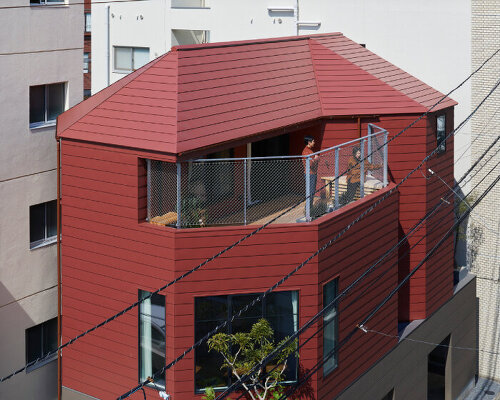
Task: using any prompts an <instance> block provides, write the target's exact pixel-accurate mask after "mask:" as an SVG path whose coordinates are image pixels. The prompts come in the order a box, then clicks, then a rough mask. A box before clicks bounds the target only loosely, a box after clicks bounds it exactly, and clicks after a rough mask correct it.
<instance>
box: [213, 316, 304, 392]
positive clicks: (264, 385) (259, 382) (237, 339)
mask: <svg viewBox="0 0 500 400" xmlns="http://www.w3.org/2000/svg"><path fill="white" fill-rule="evenodd" d="M286 340H287V338H285V339H283V340H282V341H281V342H280V343H277V344H276V343H274V331H273V329H272V328H271V325H270V324H269V322H268V321H267V320H265V319H263V318H262V319H260V320H259V321H257V322H256V323H255V324H254V325H253V326H252V328H251V330H250V332H237V333H234V334H227V333H217V334H216V335H214V336H212V337H211V338H210V339H209V340H208V348H209V350H210V351H212V350H214V351H217V352H218V353H220V354H221V355H222V356H223V358H224V364H223V365H222V367H221V368H229V369H230V370H231V372H232V374H233V375H234V376H235V377H236V378H237V379H239V378H240V377H241V376H243V375H245V374H248V373H249V372H250V371H251V370H252V368H253V367H254V366H255V365H257V364H259V363H261V362H262V360H264V359H265V358H266V357H267V356H268V355H269V354H270V353H271V352H272V351H273V350H274V349H275V348H276V347H278V346H280V345H281V344H283V343H284V342H285V341H286ZM296 350H297V342H296V341H291V342H290V343H288V344H287V345H286V346H285V347H284V348H283V349H282V350H281V351H280V352H279V353H278V354H277V355H276V358H275V359H274V360H273V361H272V362H271V363H270V364H268V365H267V366H266V367H265V368H262V367H261V368H259V369H258V370H257V371H255V372H253V373H252V374H251V375H250V378H249V381H250V382H251V384H252V386H251V388H250V387H249V386H247V385H244V388H245V390H246V392H247V393H248V394H249V395H250V397H251V398H252V399H254V400H256V399H259V400H268V399H277V398H279V397H280V396H281V394H282V393H283V388H282V386H281V385H280V382H281V381H282V380H283V379H282V378H283V376H284V374H285V371H286V360H287V358H288V357H289V356H290V355H291V354H293V353H295V352H296ZM264 373H266V375H265V376H264V378H262V375H263V374H264ZM212 391H213V389H212V388H207V389H206V400H213V398H212V397H209V393H212Z"/></svg>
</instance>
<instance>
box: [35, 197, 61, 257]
mask: <svg viewBox="0 0 500 400" xmlns="http://www.w3.org/2000/svg"><path fill="white" fill-rule="evenodd" d="M56 236H57V201H56V200H52V201H48V202H47V203H40V204H36V205H34V206H30V249H34V248H36V247H40V246H44V245H46V244H50V243H54V242H55V240H56Z"/></svg>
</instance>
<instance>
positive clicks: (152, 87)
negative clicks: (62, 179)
mask: <svg viewBox="0 0 500 400" xmlns="http://www.w3.org/2000/svg"><path fill="white" fill-rule="evenodd" d="M442 96H443V95H442V94H441V93H439V92H438V91H436V90H434V89H432V88H431V87H429V86H427V85H425V84H424V83H422V82H421V81H419V80H418V79H416V78H414V77H412V76H411V75H409V74H407V73H406V72H404V71H402V70H400V69H399V68H397V67H395V66H394V65H392V64H390V63H388V62H387V61H385V60H383V59H382V58H380V57H378V56H377V55H375V54H373V53H372V52H370V51H369V50H367V49H365V48H363V47H362V46H360V45H358V44H356V43H355V42H353V41H351V40H350V39H348V38H346V37H345V36H343V35H342V34H340V33H332V34H325V35H312V36H300V37H291V38H279V39H265V40H255V41H243V42H228V43H216V44H204V45H193V46H180V47H175V48H173V49H172V51H171V52H169V53H167V54H165V55H164V56H161V57H159V58H157V59H156V60H154V61H152V62H150V63H149V64H147V65H145V66H144V67H142V68H141V69H139V70H137V71H135V72H134V73H132V74H130V75H128V76H127V77H125V78H123V79H121V80H120V81H118V82H116V83H115V84H113V85H111V86H109V87H108V88H106V89H104V90H102V91H101V92H99V93H97V94H96V95H94V96H92V97H91V98H90V99H88V100H86V101H84V102H82V103H80V104H78V105H77V106H75V107H73V108H72V109H70V110H68V111H66V112H65V113H64V114H62V115H61V116H60V117H59V119H58V126H57V135H58V136H59V137H63V138H72V139H77V140H85V141H92V142H98V143H106V144H113V145H120V146H126V147H134V148H140V149H147V150H153V151H159V152H166V153H172V154H178V153H183V152H189V151H192V150H196V149H200V148H203V147H207V146H213V145H215V144H218V143H222V142H227V141H232V140H235V139H241V138H245V137H249V136H253V135H256V134H259V133H262V132H266V131H270V130H273V129H278V128H282V127H286V126H289V125H293V124H297V123H301V122H304V121H308V120H313V119H316V118H320V117H323V116H336V115H337V116H338V115H360V114H400V113H421V112H424V111H426V110H428V109H429V107H430V106H431V105H432V104H434V102H435V101H436V100H437V99H439V98H440V97H442ZM455 104H456V103H455V102H454V101H453V100H451V99H446V100H445V101H443V102H442V103H441V104H440V105H439V106H438V107H436V108H435V110H438V109H442V108H446V107H449V106H452V105H455Z"/></svg>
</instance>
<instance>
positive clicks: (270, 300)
mask: <svg viewBox="0 0 500 400" xmlns="http://www.w3.org/2000/svg"><path fill="white" fill-rule="evenodd" d="M292 293H293V292H272V293H270V294H269V295H268V296H267V297H266V315H267V316H271V315H290V316H291V315H292V314H293V313H294V307H293V304H292Z"/></svg>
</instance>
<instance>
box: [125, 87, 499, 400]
mask: <svg viewBox="0 0 500 400" xmlns="http://www.w3.org/2000/svg"><path fill="white" fill-rule="evenodd" d="M463 83H464V82H462V84H463ZM499 85H500V80H499V81H497V83H496V84H495V85H494V86H493V88H492V89H491V90H490V91H489V93H488V94H487V95H486V97H484V98H483V100H482V101H481V102H480V103H479V104H478V105H477V106H476V107H475V108H474V110H473V111H472V112H471V113H470V114H469V115H468V116H467V118H466V119H465V120H463V121H462V122H461V123H460V124H459V126H458V127H457V128H456V129H454V130H453V131H451V132H450V133H449V134H448V135H447V136H446V137H445V138H444V141H445V142H446V140H447V139H448V138H450V137H451V136H452V135H454V133H455V132H456V131H458V130H460V129H461V127H463V126H464V125H465V124H466V123H467V122H468V120H469V119H470V118H471V117H472V116H473V115H474V114H475V113H476V112H477V111H478V110H479V108H480V107H481V106H482V105H483V104H484V102H485V101H486V100H487V99H488V98H489V97H490V96H491V95H492V93H493V92H494V91H495V90H496V89H497V88H498V86H499ZM444 98H446V97H444ZM444 98H442V99H441V100H440V101H442V100H443V99H444ZM423 115H425V113H424V114H422V116H420V117H419V118H417V120H415V121H414V122H413V123H411V124H410V125H409V126H408V127H406V128H404V129H403V130H402V131H401V132H399V133H398V134H397V135H395V136H394V137H393V138H391V139H390V140H388V141H387V142H386V144H384V145H387V144H388V143H389V142H391V141H392V140H394V139H395V138H396V137H397V136H399V135H400V134H402V133H403V132H404V131H405V130H407V129H409V127H410V126H412V125H414V124H415V123H416V122H417V121H418V120H420V119H421V118H423ZM384 145H382V146H380V148H381V147H383V146H384ZM377 150H378V149H376V150H374V151H373V152H375V151H377ZM438 151H439V148H435V149H434V150H433V151H431V152H430V153H429V154H428V155H427V156H426V157H425V158H424V159H423V160H422V161H421V163H420V164H419V165H418V166H417V167H416V168H414V169H413V170H412V171H410V173H408V174H407V175H406V176H405V177H404V178H403V179H402V180H401V181H400V182H399V183H397V184H396V185H395V186H394V187H393V188H391V189H390V190H389V191H388V192H387V193H386V194H385V195H384V196H382V197H381V198H380V199H379V200H377V201H376V202H374V203H373V204H372V205H371V206H370V207H368V208H367V209H366V210H365V211H363V212H362V213H361V214H360V215H359V216H358V217H357V218H355V219H354V220H353V221H352V222H351V223H350V224H348V225H347V226H346V227H345V228H344V229H342V230H341V231H340V232H339V233H338V234H337V235H335V236H334V237H333V238H332V239H330V240H329V241H328V242H326V243H325V244H324V245H323V246H322V247H321V248H320V249H318V250H317V251H315V252H314V253H313V254H312V255H311V256H309V257H308V258H307V259H306V260H304V261H303V262H302V263H301V264H299V265H298V266H296V267H295V268H294V269H293V270H292V271H291V272H289V273H288V274H287V275H285V276H284V277H283V278H281V279H280V280H279V281H278V282H276V283H275V284H274V285H273V286H271V287H270V288H268V289H267V290H266V291H265V292H264V293H262V294H261V295H259V296H258V297H257V298H255V299H254V300H253V301H252V302H250V303H249V304H247V305H246V306H245V307H243V308H242V309H240V310H239V311H238V312H237V313H236V314H234V315H233V316H232V318H231V320H230V321H228V320H226V321H224V322H223V323H222V324H220V325H218V326H217V327H215V328H214V329H213V330H211V331H210V332H208V333H207V334H206V335H205V336H203V337H202V338H201V339H200V340H198V341H197V342H196V343H194V344H193V345H192V346H191V347H189V348H188V349H186V350H185V351H184V352H183V353H182V354H181V355H179V356H178V357H177V358H176V359H174V360H173V361H171V362H170V363H169V364H167V365H165V366H164V367H163V368H161V369H160V370H158V371H157V372H156V373H155V374H154V376H153V377H152V378H153V379H155V377H156V376H161V375H163V374H164V373H165V371H166V370H167V369H170V368H171V367H172V366H174V365H175V364H176V363H177V362H179V361H180V360H182V359H183V358H184V357H185V356H186V355H187V354H188V353H190V352H191V351H192V350H194V349H195V348H196V347H198V346H200V345H201V344H202V343H203V342H205V341H206V340H208V338H209V337H211V336H212V335H214V334H215V333H216V332H218V331H219V330H220V329H222V328H224V327H225V326H227V324H228V322H229V323H232V322H233V321H234V319H235V318H237V317H239V316H241V314H243V313H244V312H246V311H247V310H248V309H249V308H251V307H253V306H254V305H255V304H256V303H257V302H260V301H261V300H262V299H264V298H265V297H266V296H267V295H268V294H269V293H271V292H272V291H273V290H274V289H276V288H277V287H279V286H280V285H282V284H283V283H284V282H286V281H287V280H288V279H289V278H290V277H291V276H292V275H294V274H295V273H296V272H297V271H299V270H300V269H301V268H302V267H303V266H304V265H306V264H308V263H309V262H310V261H311V260H312V259H313V258H314V257H316V256H317V255H319V254H321V253H322V252H323V251H325V250H326V249H327V248H329V247H330V246H331V245H332V244H333V243H334V242H336V241H337V240H338V239H339V238H340V237H341V236H343V235H344V234H345V232H347V231H348V230H349V229H350V228H351V227H352V226H353V225H355V224H356V223H357V222H359V221H360V220H361V219H362V218H364V216H366V215H367V214H368V213H370V212H371V211H372V210H373V209H374V208H375V207H377V206H378V205H379V204H380V203H381V202H383V201H384V200H385V199H387V198H388V197H389V196H390V195H391V194H392V193H393V192H394V191H395V190H396V189H397V188H398V187H399V186H401V185H402V184H403V183H404V182H406V181H407V180H408V179H409V177H410V176H411V175H412V174H413V173H414V172H415V171H417V170H418V169H420V168H421V167H422V165H424V164H425V162H427V160H428V159H429V158H431V157H432V156H433V155H434V154H435V153H436V152H438ZM373 152H372V153H373ZM367 157H368V156H367ZM367 157H366V158H367ZM325 186H326V185H325ZM293 207H294V206H293ZM147 383H148V381H147V380H146V381H144V382H141V383H139V384H138V385H137V386H136V387H134V388H133V389H131V390H129V391H128V392H126V393H124V394H122V395H121V396H120V397H118V400H122V399H125V398H127V397H129V396H130V395H132V394H133V393H135V392H136V391H137V390H139V389H140V388H141V387H144V386H145V385H147ZM219 398H220V397H217V399H219Z"/></svg>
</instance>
